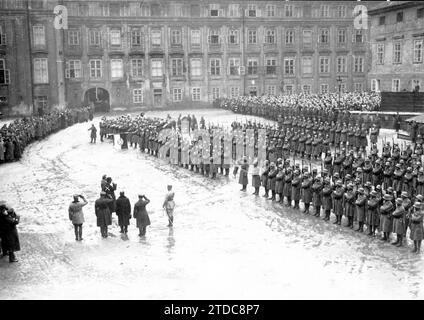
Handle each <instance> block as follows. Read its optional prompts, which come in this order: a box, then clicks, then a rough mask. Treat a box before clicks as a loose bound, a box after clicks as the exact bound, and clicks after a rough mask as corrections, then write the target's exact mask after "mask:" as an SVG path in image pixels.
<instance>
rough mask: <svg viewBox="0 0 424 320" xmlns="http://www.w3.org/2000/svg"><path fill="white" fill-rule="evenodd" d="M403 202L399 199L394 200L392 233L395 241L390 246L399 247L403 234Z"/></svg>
mask: <svg viewBox="0 0 424 320" xmlns="http://www.w3.org/2000/svg"><path fill="white" fill-rule="evenodd" d="M402 204H403V200H402V199H401V198H397V199H396V209H395V211H394V212H393V213H392V217H393V233H396V241H395V242H393V243H392V245H394V246H397V247H401V246H402V238H403V233H404V232H405V224H404V220H405V208H404V207H403V205H402Z"/></svg>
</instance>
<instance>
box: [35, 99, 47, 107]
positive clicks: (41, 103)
mask: <svg viewBox="0 0 424 320" xmlns="http://www.w3.org/2000/svg"><path fill="white" fill-rule="evenodd" d="M48 101H49V100H48V98H47V96H35V104H36V106H37V108H41V109H45V108H47V106H48Z"/></svg>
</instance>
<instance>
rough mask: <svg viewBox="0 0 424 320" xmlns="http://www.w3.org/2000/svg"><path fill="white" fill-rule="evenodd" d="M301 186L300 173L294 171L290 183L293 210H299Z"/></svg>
mask: <svg viewBox="0 0 424 320" xmlns="http://www.w3.org/2000/svg"><path fill="white" fill-rule="evenodd" d="M301 184H302V179H301V177H300V171H299V170H295V172H294V176H293V179H292V182H291V187H292V199H293V200H294V207H293V208H294V209H299V201H300V190H301Z"/></svg>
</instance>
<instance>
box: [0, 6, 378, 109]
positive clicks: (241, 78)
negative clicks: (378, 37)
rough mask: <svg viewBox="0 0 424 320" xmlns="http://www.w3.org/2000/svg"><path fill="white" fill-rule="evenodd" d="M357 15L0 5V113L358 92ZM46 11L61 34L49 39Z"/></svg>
mask: <svg viewBox="0 0 424 320" xmlns="http://www.w3.org/2000/svg"><path fill="white" fill-rule="evenodd" d="M357 4H358V2H356V1H349V2H347V1H293V2H291V1H243V0H238V1H236V0H210V1H209V0H208V1H192V0H182V1H165V0H159V1H158V0H156V1H151V0H146V1H131V0H128V1H126V0H125V1H124V0H122V1H110V0H108V1H106V0H103V1H99V0H97V1H68V0H62V1H59V0H57V1H56V0H55V1H53V0H44V1H43V0H0V34H1V42H0V108H1V109H2V110H5V111H3V112H4V113H7V110H11V108H15V107H16V106H25V105H28V106H29V105H32V104H34V109H35V108H37V109H38V108H40V107H41V108H49V107H52V106H55V105H63V104H65V103H68V104H69V105H81V104H87V103H91V102H93V103H95V104H96V106H97V105H98V106H102V107H103V108H106V109H109V107H112V108H119V107H123V108H134V107H137V106H144V105H158V106H159V105H165V104H174V103H175V104H179V103H182V104H193V103H194V104H196V103H210V102H211V101H213V100H214V99H215V98H217V97H221V96H238V95H245V94H250V95H263V94H280V93H284V94H287V93H294V92H311V93H325V92H334V91H338V90H339V88H340V89H341V90H343V91H365V90H367V73H368V71H369V69H370V67H371V58H370V57H371V56H370V50H369V49H370V48H369V44H368V43H369V39H368V37H369V34H368V32H369V30H368V29H355V28H354V24H353V19H354V14H353V12H354V7H355V5H357ZM57 5H63V6H65V7H66V13H67V19H63V20H62V22H63V23H65V22H67V29H56V28H55V14H54V8H55V6H57ZM66 20H67V21H66ZM28 35H30V37H28Z"/></svg>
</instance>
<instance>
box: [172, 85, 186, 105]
mask: <svg viewBox="0 0 424 320" xmlns="http://www.w3.org/2000/svg"><path fill="white" fill-rule="evenodd" d="M172 99H173V100H174V102H179V101H182V100H183V89H181V88H173V89H172Z"/></svg>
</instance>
